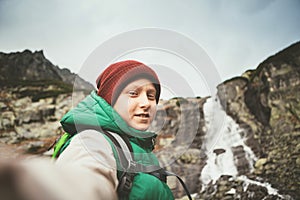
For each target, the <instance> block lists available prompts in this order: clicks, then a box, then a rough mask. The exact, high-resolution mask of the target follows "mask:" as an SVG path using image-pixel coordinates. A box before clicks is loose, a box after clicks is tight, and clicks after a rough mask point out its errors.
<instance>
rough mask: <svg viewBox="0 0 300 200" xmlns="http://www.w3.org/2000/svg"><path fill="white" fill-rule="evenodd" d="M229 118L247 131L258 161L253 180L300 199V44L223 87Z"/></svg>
mask: <svg viewBox="0 0 300 200" xmlns="http://www.w3.org/2000/svg"><path fill="white" fill-rule="evenodd" d="M218 96H219V98H220V100H221V104H222V105H223V108H224V109H225V111H226V113H227V114H228V115H230V116H231V117H232V118H233V119H234V120H235V121H236V122H237V123H238V124H239V125H240V127H242V128H243V129H244V130H245V134H246V135H245V139H246V140H245V143H246V144H247V145H249V146H250V147H251V149H253V151H254V152H255V154H256V156H257V157H258V160H256V163H255V165H254V167H255V169H254V171H253V175H255V176H256V177H260V178H262V179H264V180H266V181H267V182H269V183H270V184H271V185H272V186H274V187H275V188H277V189H278V191H279V193H281V194H288V195H290V196H292V197H294V198H295V199H297V198H298V197H299V196H300V192H299V188H300V185H299V183H300V118H299V116H300V43H299V42H298V43H295V44H293V45H291V46H290V47H288V48H286V49H284V50H282V51H281V52H279V53H277V54H275V55H274V56H271V57H269V58H268V59H266V60H265V61H264V62H262V63H261V64H260V65H259V66H258V67H257V69H255V70H251V71H247V72H245V73H244V74H243V75H242V76H241V77H236V78H233V79H231V80H228V81H225V82H224V83H222V84H220V85H219V86H218Z"/></svg>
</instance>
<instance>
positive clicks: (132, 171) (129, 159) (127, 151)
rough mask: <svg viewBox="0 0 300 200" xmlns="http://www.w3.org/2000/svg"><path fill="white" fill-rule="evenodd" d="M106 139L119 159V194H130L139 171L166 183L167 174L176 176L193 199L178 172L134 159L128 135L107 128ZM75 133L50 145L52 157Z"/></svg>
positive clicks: (66, 144)
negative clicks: (144, 163)
mask: <svg viewBox="0 0 300 200" xmlns="http://www.w3.org/2000/svg"><path fill="white" fill-rule="evenodd" d="M101 133H103V134H104V135H105V136H107V137H105V138H106V139H107V138H108V139H109V140H110V141H111V142H112V143H111V144H113V148H114V149H115V150H116V151H114V155H115V154H116V155H115V158H116V157H117V158H118V160H119V165H120V169H118V176H117V177H118V180H119V185H118V187H117V193H118V196H127V197H128V196H129V193H130V191H131V188H132V183H133V179H134V176H135V175H136V174H137V173H138V172H143V173H148V174H150V175H153V176H155V177H157V178H158V179H159V180H161V181H163V182H165V183H166V181H167V176H175V177H177V179H178V180H179V182H180V183H181V185H182V186H183V188H184V190H185V192H186V195H187V196H188V198H189V199H190V200H191V199H192V197H191V195H190V193H189V191H188V189H187V186H186V185H185V183H184V181H183V180H182V179H181V178H180V177H179V176H178V175H176V174H174V173H172V172H169V171H166V170H165V169H163V168H161V167H160V166H156V165H149V166H146V165H142V164H140V163H137V162H136V161H134V160H133V155H132V152H133V149H132V146H131V144H130V142H129V139H128V138H127V137H126V136H120V135H118V134H116V133H113V132H108V131H106V130H101ZM74 135H75V134H69V133H64V134H63V135H62V136H61V137H59V138H58V139H57V140H56V142H55V143H54V144H53V145H52V146H51V147H50V148H52V147H54V152H53V154H52V158H53V159H56V158H58V157H59V155H60V154H61V153H62V152H63V151H64V150H65V149H66V148H67V147H68V145H69V144H70V141H71V140H72V137H73V136H74ZM117 158H116V160H117Z"/></svg>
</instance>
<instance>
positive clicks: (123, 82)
mask: <svg viewBox="0 0 300 200" xmlns="http://www.w3.org/2000/svg"><path fill="white" fill-rule="evenodd" d="M139 78H146V79H148V80H150V81H151V82H152V83H153V85H154V87H155V89H156V103H158V101H159V96H160V82H159V80H158V77H157V75H156V73H155V72H154V71H153V70H152V69H151V68H150V67H148V66H147V65H145V64H143V63H140V62H138V61H134V60H126V61H121V62H117V63H114V64H111V65H110V66H108V67H107V68H106V69H105V70H104V71H103V72H102V73H101V74H100V75H99V77H98V78H97V80H96V84H97V88H98V92H97V94H98V95H99V96H101V97H102V98H104V99H105V100H106V101H107V102H108V103H109V104H110V105H114V103H115V102H116V100H117V98H118V97H119V95H120V93H121V91H122V90H123V89H124V88H125V87H126V86H127V85H128V84H129V83H131V82H132V81H135V80H137V79H139Z"/></svg>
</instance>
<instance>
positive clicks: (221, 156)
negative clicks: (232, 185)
mask: <svg viewBox="0 0 300 200" xmlns="http://www.w3.org/2000/svg"><path fill="white" fill-rule="evenodd" d="M203 109H204V115H205V122H206V137H205V141H204V145H203V149H204V150H205V152H206V155H207V161H206V165H205V167H204V168H203V170H202V173H201V181H202V183H203V184H208V183H209V182H211V181H213V182H215V181H216V180H217V179H218V178H219V177H220V176H221V175H231V176H237V175H238V173H239V172H238V168H237V166H236V163H237V160H236V159H235V157H234V153H233V148H235V147H239V146H240V147H242V148H243V150H244V152H245V158H246V160H247V162H248V165H249V170H252V169H253V167H252V166H253V162H254V161H255V160H256V157H255V155H254V153H253V152H252V150H251V148H249V147H248V146H247V145H246V144H245V143H244V138H242V137H241V134H240V133H241V131H243V130H242V129H241V128H240V127H239V125H238V124H237V123H236V122H235V121H234V120H233V119H232V118H231V117H229V116H228V115H227V114H226V113H225V111H224V110H223V109H222V106H221V104H220V102H219V100H218V99H217V98H210V99H208V100H207V102H206V103H205V104H204V108H203Z"/></svg>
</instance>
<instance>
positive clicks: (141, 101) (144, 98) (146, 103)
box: [139, 93, 150, 107]
mask: <svg viewBox="0 0 300 200" xmlns="http://www.w3.org/2000/svg"><path fill="white" fill-rule="evenodd" d="M139 104H140V106H141V107H149V106H150V101H149V99H148V96H147V94H144V93H143V94H141V95H140V98H139Z"/></svg>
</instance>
